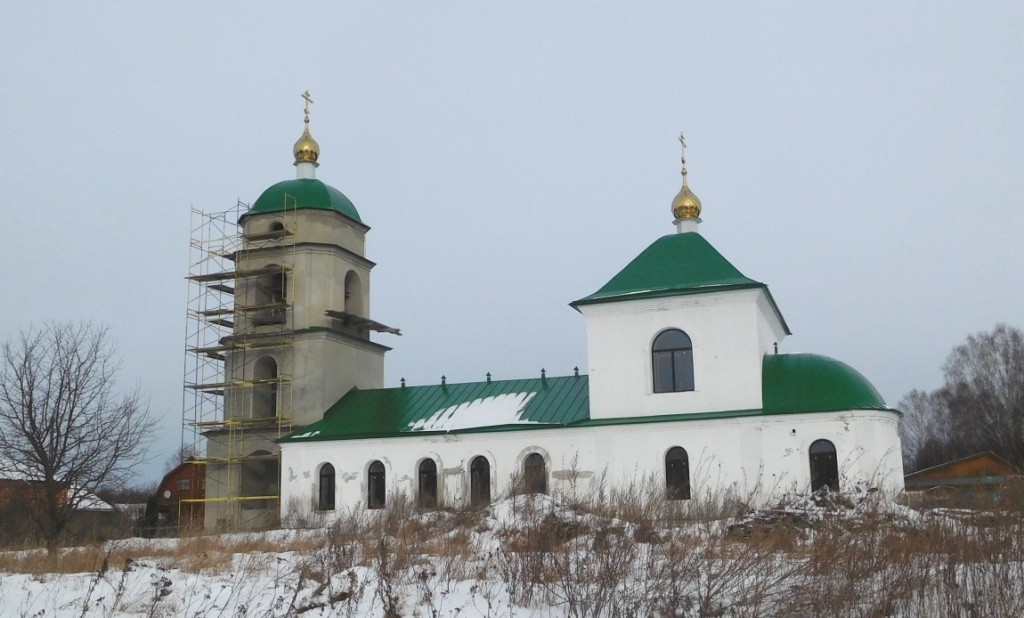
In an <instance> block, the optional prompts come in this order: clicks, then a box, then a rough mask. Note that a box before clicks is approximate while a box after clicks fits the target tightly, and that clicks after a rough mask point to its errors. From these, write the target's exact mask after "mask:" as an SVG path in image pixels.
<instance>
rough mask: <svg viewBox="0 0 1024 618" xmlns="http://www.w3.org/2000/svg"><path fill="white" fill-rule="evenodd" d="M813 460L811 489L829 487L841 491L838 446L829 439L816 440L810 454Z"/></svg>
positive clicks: (816, 489)
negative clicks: (837, 455)
mask: <svg viewBox="0 0 1024 618" xmlns="http://www.w3.org/2000/svg"><path fill="white" fill-rule="evenodd" d="M808 456H809V457H810V460H811V491H812V492H813V491H818V490H819V489H821V488H822V487H828V488H829V489H831V490H832V491H839V460H838V458H837V457H836V446H835V445H834V444H832V443H831V442H829V441H828V440H815V441H814V442H813V443H812V444H811V448H810V452H809V454H808Z"/></svg>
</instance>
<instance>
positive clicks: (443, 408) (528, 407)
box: [281, 376, 590, 443]
mask: <svg viewBox="0 0 1024 618" xmlns="http://www.w3.org/2000/svg"><path fill="white" fill-rule="evenodd" d="M588 393H589V389H588V388H587V377H586V376H569V377H552V378H544V379H542V378H533V379H526V380H500V381H499V380H495V381H491V382H468V383H464V384H447V385H440V384H434V385H429V386H407V387H400V388H384V389H373V390H360V389H358V388H353V389H352V390H350V391H349V392H348V393H346V394H345V396H344V397H342V398H341V399H340V400H339V401H338V402H337V403H335V404H334V405H333V406H331V408H330V409H329V410H328V411H327V413H326V414H324V418H323V420H321V421H318V422H316V423H313V424H312V425H309V426H307V427H305V428H303V429H301V430H299V431H296V432H294V433H293V434H291V435H290V436H287V437H285V438H283V439H282V440H281V441H282V442H286V443H290V442H295V441H301V440H347V439H353V438H371V437H385V436H399V435H423V434H434V433H449V432H456V431H458V432H472V431H481V430H486V431H501V430H509V429H524V428H530V429H540V428H544V427H561V426H565V425H566V424H569V423H572V422H574V421H579V420H584V419H586V418H587V417H588V416H589V413H590V404H589V399H588Z"/></svg>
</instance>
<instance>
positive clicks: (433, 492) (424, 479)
mask: <svg viewBox="0 0 1024 618" xmlns="http://www.w3.org/2000/svg"><path fill="white" fill-rule="evenodd" d="M416 497H417V504H418V505H419V507H420V508H421V509H432V508H434V507H435V506H437V464H436V463H434V460H433V459H424V460H423V461H421V462H420V469H419V491H418V492H417V494H416Z"/></svg>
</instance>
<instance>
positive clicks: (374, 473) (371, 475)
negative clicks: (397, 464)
mask: <svg viewBox="0 0 1024 618" xmlns="http://www.w3.org/2000/svg"><path fill="white" fill-rule="evenodd" d="M384 481H385V478H384V464H382V463H381V462H379V461H375V462H373V463H371V464H370V467H369V469H368V470H367V471H366V507H367V508H371V509H382V508H384V498H385V496H386V493H385V489H384Z"/></svg>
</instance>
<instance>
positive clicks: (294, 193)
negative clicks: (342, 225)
mask: <svg viewBox="0 0 1024 618" xmlns="http://www.w3.org/2000/svg"><path fill="white" fill-rule="evenodd" d="M293 208H315V209H319V210H334V211H337V212H340V213H341V214H343V215H345V216H346V217H348V218H349V219H352V220H354V221H357V222H359V223H362V222H363V220H362V219H360V218H359V212H358V211H357V210H356V207H355V205H354V204H352V201H351V200H350V199H348V198H347V197H345V195H344V194H343V193H342V192H341V191H338V190H337V189H335V188H334V187H332V186H330V185H328V184H324V182H323V181H321V180H317V179H316V178H296V179H294V180H285V181H283V182H279V183H277V184H276V185H273V186H271V187H270V188H269V189H267V190H266V191H264V192H263V194H262V195H260V197H259V198H258V199H257V200H256V201H255V202H254V203H253V205H252V208H250V209H249V212H247V213H246V214H247V215H254V214H259V213H266V212H281V211H284V210H291V209H293Z"/></svg>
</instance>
